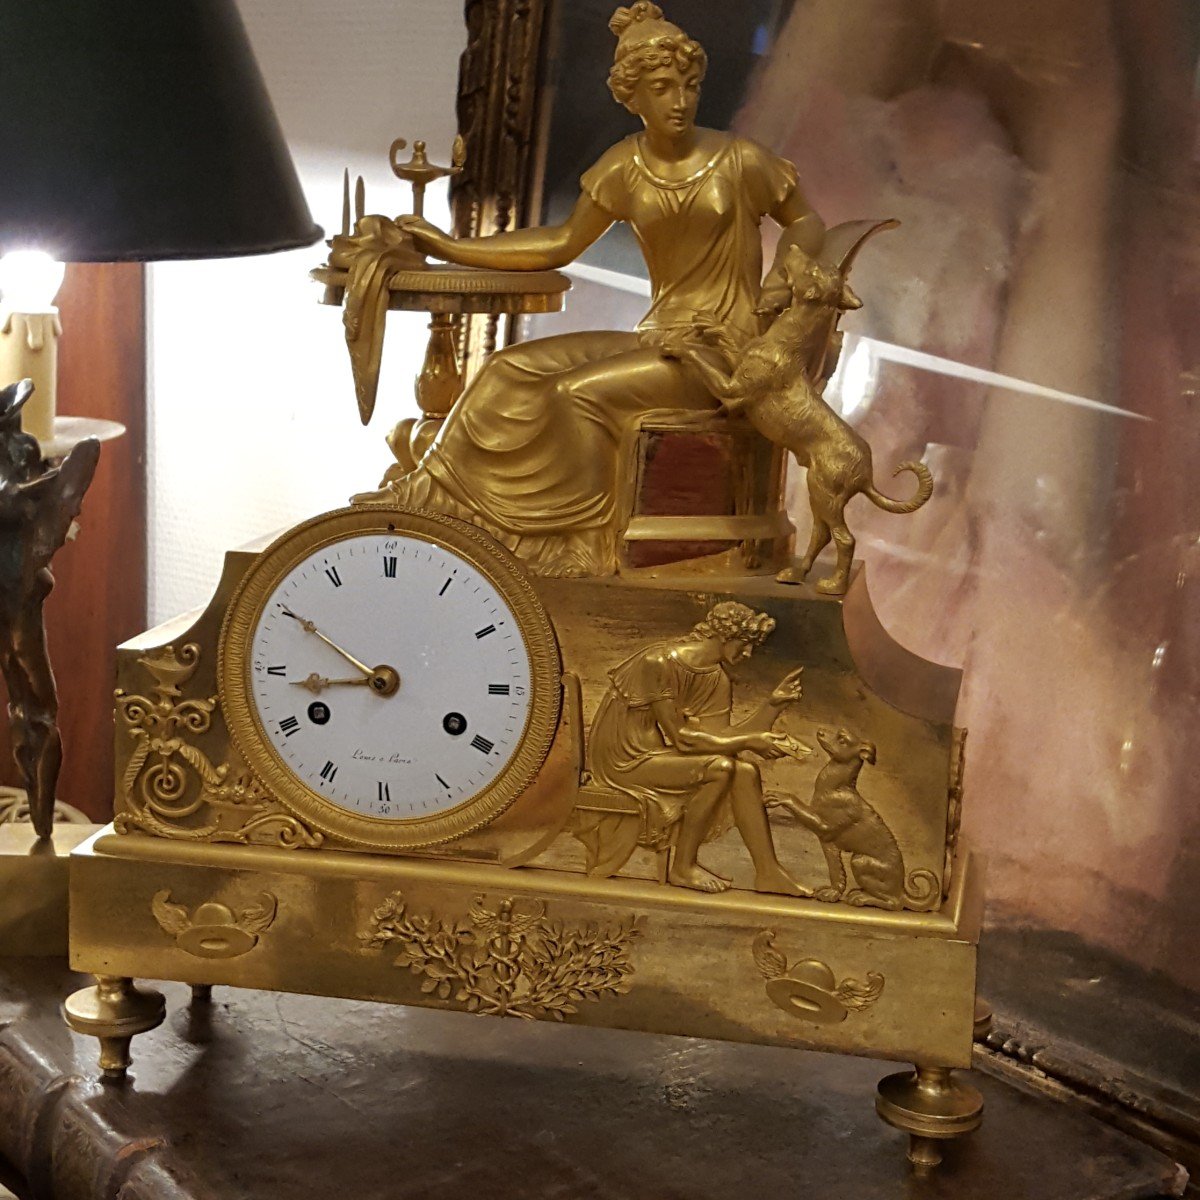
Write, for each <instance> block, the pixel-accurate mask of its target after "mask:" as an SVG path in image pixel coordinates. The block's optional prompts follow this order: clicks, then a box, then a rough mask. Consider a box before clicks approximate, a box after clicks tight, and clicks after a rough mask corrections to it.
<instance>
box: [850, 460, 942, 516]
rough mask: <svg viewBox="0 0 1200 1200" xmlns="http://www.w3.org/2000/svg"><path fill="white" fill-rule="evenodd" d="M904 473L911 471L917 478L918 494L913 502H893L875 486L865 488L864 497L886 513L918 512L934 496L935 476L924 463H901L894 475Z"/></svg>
mask: <svg viewBox="0 0 1200 1200" xmlns="http://www.w3.org/2000/svg"><path fill="white" fill-rule="evenodd" d="M902 471H911V472H912V473H913V474H914V475H915V476H916V477H917V494H916V495H915V496H913V498H912V499H911V500H893V499H892V498H891V496H885V495H884V494H883V493H882V492H881V491H878V490H877V489H876V487H875V485H874V484H871V486H870V487H866V488H863V495H864V496H866V497H867V499H868V500H870V501H871V503H872V504H876V505H878V506H879V507H880V508H882V509H883V511H884V512H890V513H910V512H916V511H917V509H918V508H920V507H921V505H922V504H924V503H925V501H926V500H928V499H929V497H930V496H932V495H933V476H932V475H931V474H930V473H929V468H928V467H927V466H926V465H925V464H924V463H922V462H904V463H901V464H900V465H899V466H898V467H897V468H896V469H895V471H893V472H892V474H893V475H899V474H900V473H901V472H902Z"/></svg>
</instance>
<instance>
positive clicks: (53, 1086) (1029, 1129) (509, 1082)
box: [0, 959, 1182, 1200]
mask: <svg viewBox="0 0 1200 1200" xmlns="http://www.w3.org/2000/svg"><path fill="white" fill-rule="evenodd" d="M78 982H79V980H78V977H76V976H72V975H70V974H69V973H68V972H67V971H66V970H65V968H63V967H62V966H61V965H58V964H55V963H54V962H52V961H48V960H34V959H9V960H7V961H3V962H0V1027H2V1030H0V1155H4V1156H6V1157H7V1158H8V1159H9V1160H10V1161H11V1162H12V1163H14V1164H15V1165H16V1167H17V1168H18V1170H19V1171H21V1172H23V1173H24V1174H25V1175H26V1176H27V1177H28V1180H29V1186H30V1190H31V1191H32V1192H33V1193H34V1195H35V1196H38V1197H53V1200H84V1198H85V1197H86V1198H87V1200H91V1198H92V1197H101V1196H103V1197H110V1196H111V1197H116V1198H118V1200H178V1198H182V1197H188V1198H192V1200H198V1198H200V1197H204V1198H208V1197H213V1198H220V1200H238V1198H241V1197H254V1198H255V1200H258V1198H268V1197H271V1198H273V1197H281V1198H283V1197H286V1198H287V1200H307V1198H309V1197H312V1198H313V1200H316V1198H317V1197H321V1198H322V1200H328V1198H329V1197H345V1198H346V1200H350V1198H355V1200H358V1198H364V1200H365V1198H370V1200H374V1198H375V1197H380V1198H384V1197H386V1198H387V1200H407V1198H415V1197H440V1198H446V1200H457V1198H458V1197H464V1198H468V1197H476V1196H478V1197H481V1198H482V1197H486V1198H488V1200H504V1198H507V1197H520V1198H522V1200H525V1198H531V1200H532V1198H536V1200H559V1198H561V1200H586V1198H590V1197H604V1198H606V1200H610V1198H616V1197H620V1198H622V1200H675V1198H680V1200H682V1198H684V1197H686V1198H688V1200H692V1198H701V1197H714V1198H717V1197H720V1198H721V1200H732V1198H738V1200H740V1198H741V1197H753V1198H754V1200H773V1198H775V1197H780V1198H782V1197H787V1198H788V1200H795V1198H797V1197H804V1200H885V1198H886V1200H934V1198H938V1200H940V1198H943V1197H944V1198H947V1200H948V1198H950V1197H954V1198H956V1200H958V1198H964V1197H978V1198H979V1200H989V1198H992V1197H995V1198H997V1200H1000V1198H1003V1200H1102V1198H1103V1200H1116V1198H1118V1197H1120V1198H1122V1200H1138V1198H1141V1197H1147V1198H1148V1197H1157V1196H1160V1195H1167V1194H1176V1193H1177V1192H1178V1190H1179V1188H1180V1186H1181V1182H1182V1181H1181V1179H1180V1174H1179V1171H1178V1169H1177V1168H1176V1167H1175V1166H1174V1164H1173V1163H1171V1162H1170V1160H1169V1159H1167V1158H1166V1157H1164V1156H1162V1155H1160V1154H1158V1153H1156V1152H1154V1151H1152V1150H1150V1149H1148V1148H1146V1147H1145V1146H1143V1145H1141V1144H1140V1143H1138V1142H1136V1141H1134V1140H1133V1139H1131V1138H1129V1137H1126V1136H1125V1135H1124V1134H1121V1133H1119V1132H1117V1131H1115V1130H1113V1129H1110V1128H1108V1127H1107V1126H1104V1125H1101V1124H1099V1123H1097V1122H1096V1121H1094V1120H1092V1119H1091V1118H1090V1117H1088V1116H1086V1115H1084V1114H1083V1113H1080V1112H1076V1111H1075V1110H1073V1109H1070V1108H1067V1107H1065V1106H1063V1105H1061V1104H1058V1103H1055V1102H1054V1101H1052V1100H1049V1099H1046V1098H1044V1097H1042V1096H1039V1095H1034V1094H1029V1093H1025V1092H1023V1091H1019V1090H1016V1089H1014V1088H1013V1087H1011V1086H1009V1085H1007V1084H1004V1083H1001V1082H999V1081H996V1080H993V1079H990V1078H987V1077H978V1078H975V1080H974V1081H975V1083H976V1085H977V1086H978V1087H979V1088H980V1090H981V1091H982V1092H983V1094H984V1098H985V1103H986V1111H985V1115H984V1124H983V1128H982V1129H981V1130H980V1131H979V1132H978V1133H976V1134H974V1135H972V1136H971V1137H970V1138H968V1139H966V1140H965V1141H964V1142H962V1143H961V1144H956V1145H953V1146H951V1147H950V1149H949V1150H948V1151H947V1155H946V1161H945V1162H944V1163H943V1165H942V1166H941V1167H940V1168H938V1169H937V1170H936V1171H934V1172H933V1173H932V1174H931V1175H929V1176H928V1177H926V1178H921V1177H917V1176H914V1175H913V1174H912V1172H911V1171H910V1169H909V1167H908V1165H907V1162H906V1160H905V1156H904V1146H905V1139H904V1137H903V1136H902V1135H901V1134H899V1133H898V1132H896V1131H895V1130H892V1129H889V1128H887V1127H886V1126H884V1125H883V1124H882V1123H881V1122H880V1121H879V1120H878V1118H877V1117H876V1116H875V1113H874V1104H873V1101H874V1090H875V1084H876V1082H877V1081H878V1079H879V1078H880V1077H881V1075H883V1074H885V1073H887V1071H889V1070H892V1069H895V1068H893V1067H891V1066H889V1065H888V1064H882V1063H877V1062H870V1061H863V1060H858V1059H851V1058H841V1057H836V1056H832V1055H823V1054H805V1053H800V1052H797V1051H789V1050H781V1049H773V1048H766V1047H756V1046H743V1045H733V1044H726V1043H718V1042H704V1041H697V1040H693V1039H687V1038H669V1037H657V1036H651V1035H647V1034H638V1033H624V1032H619V1031H611V1030H595V1029H583V1028H577V1027H571V1026H561V1025H554V1024H544V1023H534V1022H526V1021H518V1020H500V1019H497V1018H490V1017H488V1018H481V1017H475V1016H471V1015H468V1014H464V1013H458V1012H436V1011H429V1010H422V1009H406V1008H392V1007H388V1006H385V1005H379V1004H368V1003H357V1002H348V1001H335V1000H324V999H320V998H315V997H307V996H291V995H284V994H276V993H256V992H241V991H236V990H233V989H218V990H217V992H216V994H215V996H214V1000H213V1003H212V1004H211V1005H208V1006H205V1005H198V1006H196V1007H194V1008H190V1009H189V1007H188V1005H187V1000H188V990H187V989H186V988H184V987H181V986H179V985H175V984H168V985H165V987H164V990H165V992H166V994H167V1003H168V1016H167V1021H166V1023H165V1024H164V1025H163V1026H162V1027H161V1028H160V1029H158V1030H155V1031H154V1032H152V1033H149V1034H145V1035H142V1036H141V1037H138V1038H136V1039H135V1040H134V1047H133V1053H134V1065H133V1068H132V1071H131V1077H130V1080H129V1082H128V1083H127V1084H125V1085H108V1084H101V1083H98V1082H95V1081H94V1074H95V1072H94V1063H95V1046H96V1043H95V1042H94V1041H93V1040H87V1039H83V1038H79V1037H77V1036H76V1035H73V1034H71V1033H70V1032H69V1031H68V1030H67V1029H66V1027H65V1026H64V1025H63V1024H62V1022H61V1020H60V1018H59V1016H58V1012H57V1005H58V1003H59V1001H60V1000H61V998H62V997H63V996H65V995H66V994H67V993H68V992H69V991H70V990H71V989H72V988H73V987H74V986H78ZM976 1075H978V1073H976Z"/></svg>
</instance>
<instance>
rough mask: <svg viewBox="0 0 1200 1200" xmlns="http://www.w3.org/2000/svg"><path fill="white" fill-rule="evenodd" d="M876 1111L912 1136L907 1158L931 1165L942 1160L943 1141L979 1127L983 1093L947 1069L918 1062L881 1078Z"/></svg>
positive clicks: (876, 1098)
mask: <svg viewBox="0 0 1200 1200" xmlns="http://www.w3.org/2000/svg"><path fill="white" fill-rule="evenodd" d="M875 1111H876V1112H877V1113H878V1114H879V1115H880V1117H882V1118H883V1120H885V1121H886V1122H887V1123H888V1124H889V1125H892V1126H895V1128H897V1129H900V1130H903V1131H904V1132H905V1133H907V1134H909V1147H908V1159H909V1161H910V1162H911V1163H912V1164H913V1166H915V1167H922V1168H926V1169H928V1168H929V1167H934V1166H937V1164H938V1163H940V1162H941V1161H942V1150H941V1145H940V1143H941V1142H942V1141H944V1140H945V1139H947V1138H955V1137H962V1136H963V1135H964V1134H967V1133H971V1132H972V1131H973V1130H975V1129H978V1128H979V1125H980V1123H981V1122H982V1120H983V1097H982V1096H981V1095H980V1094H979V1093H978V1092H977V1091H976V1090H975V1089H974V1088H973V1087H971V1085H970V1084H968V1083H961V1082H959V1081H958V1080H957V1079H955V1078H954V1076H953V1074H952V1072H951V1071H950V1069H949V1068H948V1067H922V1066H918V1067H917V1069H916V1070H915V1071H913V1072H907V1071H901V1072H900V1073H899V1074H896V1075H888V1076H887V1077H886V1078H885V1079H881V1080H880V1081H879V1094H878V1095H877V1096H876V1097H875Z"/></svg>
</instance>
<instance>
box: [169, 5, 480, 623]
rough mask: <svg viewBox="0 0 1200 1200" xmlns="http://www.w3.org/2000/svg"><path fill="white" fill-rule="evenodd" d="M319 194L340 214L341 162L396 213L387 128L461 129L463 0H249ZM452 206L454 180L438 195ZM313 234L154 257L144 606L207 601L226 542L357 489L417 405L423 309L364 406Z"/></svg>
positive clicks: (291, 137)
mask: <svg viewBox="0 0 1200 1200" xmlns="http://www.w3.org/2000/svg"><path fill="white" fill-rule="evenodd" d="M240 8H241V11H242V15H243V18H244V19H245V22H246V26H247V29H248V31H249V34H250V38H251V41H252V43H253V45H254V49H255V52H256V54H257V55H258V59H259V63H260V65H261V67H262V70H263V74H264V76H265V78H266V82H267V87H268V89H269V91H270V93H271V96H272V98H273V100H274V102H275V108H276V111H277V112H278V114H279V118H280V121H281V123H282V125H283V128H284V132H285V134H286V136H287V139H288V142H289V144H290V145H291V147H292V151H293V154H294V156H295V158H296V163H297V167H298V169H299V171H300V178H301V182H302V183H303V186H304V190H305V193H306V195H307V197H308V202H309V206H310V207H311V209H312V212H313V216H314V217H315V218H316V220H317V222H318V223H319V224H321V225H322V226H324V227H325V228H326V231H327V232H330V233H332V232H334V231H335V230H336V228H337V225H338V223H339V221H340V219H341V186H342V185H341V179H342V169H343V167H346V166H349V167H350V168H351V174H352V177H353V175H354V174H356V173H361V174H362V175H363V176H364V177H365V178H366V181H367V207H368V209H369V210H370V209H373V210H376V211H386V212H390V213H396V212H400V211H404V210H406V209H407V207H408V189H407V186H405V185H402V184H401V183H400V181H399V180H396V179H395V178H393V177H392V175H391V172H390V170H389V168H388V166H387V153H388V147H389V146H390V145H391V142H392V140H393V138H396V137H406V138H408V140H409V141H410V143H411V141H412V140H413V139H415V138H424V139H426V140H427V141H428V143H429V146H430V153H431V155H432V156H433V157H434V158H435V159H436V160H440V161H445V160H446V159H447V158H448V156H449V150H450V143H451V141H452V140H453V137H454V131H455V119H454V96H455V86H456V80H457V73H458V55H459V54H460V52H461V50H462V47H463V46H464V44H465V41H466V36H465V31H464V28H463V23H462V12H461V7H460V5H459V4H457V3H455V2H453V0H403V2H399V0H342V2H339V3H337V4H331V3H328V0H241V2H240ZM427 212H428V215H429V216H430V219H431V220H433V221H435V222H437V223H439V224H443V225H444V224H445V223H446V221H447V220H448V215H447V212H448V210H447V207H446V199H445V193H444V190H441V191H438V192H437V193H436V194H434V193H433V192H432V191H431V194H430V196H429V198H428V200H427ZM324 252H325V247H324V246H323V245H321V244H320V243H318V244H317V245H316V246H313V247H310V248H308V249H306V250H298V251H293V252H289V253H286V254H276V255H266V256H261V257H255V258H248V259H242V260H223V261H216V262H210V263H169V264H157V265H155V266H153V267H151V268H150V271H149V291H148V298H147V299H148V304H147V340H148V356H149V372H148V386H149V409H150V424H149V430H148V461H149V479H150V496H151V504H150V521H149V547H148V550H149V568H150V570H149V577H150V585H149V589H150V594H149V609H150V619H151V621H161V620H164V619H166V618H168V617H170V616H172V615H174V614H176V613H178V612H181V611H184V610H186V609H189V608H192V607H195V606H198V605H201V604H203V603H204V602H205V601H206V600H207V599H208V597H209V594H210V593H211V591H212V589H213V586H214V585H215V583H216V580H217V578H218V575H219V573H220V566H221V558H222V555H223V552H224V551H225V549H226V548H228V547H232V546H236V545H239V544H240V543H243V542H245V541H247V540H249V539H251V538H254V537H258V536H260V535H262V534H264V533H268V532H271V531H273V530H277V529H281V528H283V527H284V526H286V525H289V524H291V523H292V522H294V521H296V520H299V519H301V518H304V517H306V516H311V515H313V514H315V513H318V512H321V511H323V510H325V509H328V508H334V507H337V506H338V505H340V504H343V503H345V501H346V500H347V498H348V497H349V496H350V495H351V493H353V492H356V491H362V490H364V489H367V488H371V487H374V486H375V485H376V484H377V483H378V481H379V476H380V475H381V474H382V471H383V469H384V467H385V466H386V465H387V463H388V462H389V461H390V455H389V452H388V450H387V447H386V446H385V445H384V443H383V437H384V434H386V432H387V431H388V429H389V428H390V427H391V425H392V424H393V423H394V422H395V421H397V420H398V419H399V418H400V417H402V416H404V415H407V414H408V413H409V412H410V411H415V410H416V403H415V401H414V399H413V397H412V379H413V376H414V373H415V371H416V370H417V369H418V367H419V364H420V360H421V356H422V355H423V353H424V344H425V321H424V319H423V318H422V317H420V316H411V315H408V314H392V315H391V316H390V317H389V318H388V324H389V331H388V339H387V343H386V348H385V351H384V362H383V370H382V373H381V379H380V389H379V402H378V408H377V410H376V414H375V418H374V421H373V422H372V424H371V426H370V427H369V428H367V429H363V428H362V427H361V425H360V424H359V421H358V416H357V412H356V409H355V404H354V392H353V388H352V385H351V381H350V367H349V359H348V357H347V354H346V346H345V341H344V338H343V335H342V326H341V313H340V310H339V309H334V308H327V307H324V306H322V305H320V304H318V303H317V301H318V297H319V294H320V293H319V288H318V287H317V285H316V284H314V283H312V282H310V281H309V279H308V278H307V273H308V271H309V269H310V268H311V267H314V266H317V265H319V264H320V263H321V262H322V261H323V258H324Z"/></svg>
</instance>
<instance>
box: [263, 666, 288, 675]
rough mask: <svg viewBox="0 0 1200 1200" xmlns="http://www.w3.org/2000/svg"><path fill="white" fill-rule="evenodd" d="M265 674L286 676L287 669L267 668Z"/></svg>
mask: <svg viewBox="0 0 1200 1200" xmlns="http://www.w3.org/2000/svg"><path fill="white" fill-rule="evenodd" d="M267 674H268V675H286V674H287V667H268V668H267Z"/></svg>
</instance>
